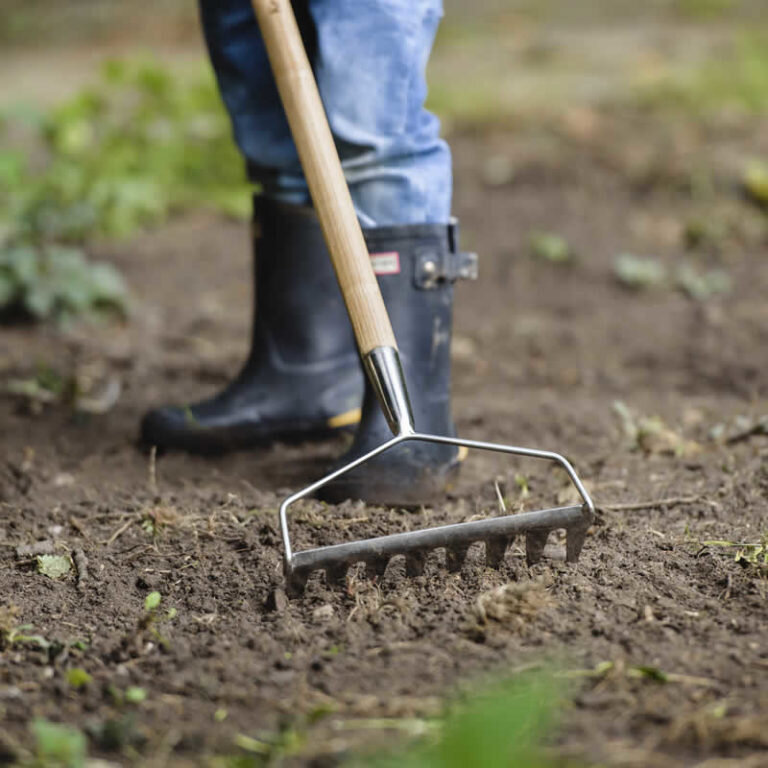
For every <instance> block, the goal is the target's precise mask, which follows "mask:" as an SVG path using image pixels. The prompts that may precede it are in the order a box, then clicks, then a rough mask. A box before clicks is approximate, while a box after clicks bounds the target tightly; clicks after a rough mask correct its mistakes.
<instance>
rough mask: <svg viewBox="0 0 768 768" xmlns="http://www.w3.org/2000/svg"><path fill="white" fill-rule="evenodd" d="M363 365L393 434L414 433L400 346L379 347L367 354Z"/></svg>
mask: <svg viewBox="0 0 768 768" xmlns="http://www.w3.org/2000/svg"><path fill="white" fill-rule="evenodd" d="M363 366H364V367H365V373H366V375H367V376H368V380H369V381H370V382H371V386H372V387H373V391H374V392H375V393H376V399H377V400H378V401H379V405H380V406H381V409H382V411H383V412H384V416H385V418H386V419H387V424H389V428H390V429H391V430H392V434H393V435H395V436H402V435H412V434H413V433H414V431H415V430H414V425H413V410H412V409H411V401H410V398H409V397H408V389H407V388H406V386H405V376H404V374H403V366H402V364H401V363H400V355H399V354H398V351H397V349H395V348H394V347H376V348H375V349H372V350H371V351H370V352H369V353H368V354H367V355H364V356H363Z"/></svg>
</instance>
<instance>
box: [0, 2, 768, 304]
mask: <svg viewBox="0 0 768 768" xmlns="http://www.w3.org/2000/svg"><path fill="white" fill-rule="evenodd" d="M0 43H2V50H1V51H0V312H1V313H2V314H3V315H4V316H11V317H17V316H18V315H19V314H21V315H26V316H28V317H29V316H32V317H35V318H48V317H54V318H61V317H67V316H70V315H72V314H75V313H81V312H90V311H91V310H100V309H105V308H106V309H116V310H118V311H120V312H124V311H125V310H126V307H127V292H126V290H125V286H123V285H122V281H121V280H120V277H119V275H118V274H117V273H116V272H115V271H114V270H112V269H111V268H110V267H108V266H107V265H97V264H92V263H91V262H90V261H89V260H88V258H87V254H86V252H87V250H88V248H89V245H90V244H91V243H94V242H98V240H99V239H103V238H105V237H106V238H115V237H119V238H123V237H128V236H130V235H132V234H133V233H135V232H136V231H137V230H139V229H141V228H145V227H149V226H155V225H158V224H160V223H161V222H163V221H164V220H165V219H167V217H168V216H170V215H172V214H174V213H177V212H179V211H182V210H185V209H189V208H200V207H204V208H209V209H214V210H216V211H219V212H221V213H223V214H225V215H230V216H237V217H245V216H247V215H248V210H249V196H250V191H251V190H250V189H249V186H248V184H247V183H246V180H245V175H244V171H243V167H242V163H241V160H240V158H239V156H238V154H237V151H236V149H235V147H234V145H233V142H232V139H231V135H230V126H229V121H228V118H227V116H226V114H225V112H224V110H223V107H222V105H221V103H220V100H219V97H218V94H217V91H216V87H215V83H214V79H213V77H212V74H211V72H210V68H209V66H208V64H207V61H206V56H205V51H204V46H203V43H202V37H201V34H200V30H199V24H198V20H197V10H196V4H194V3H190V2H188V1H186V0H185V1H184V2H182V1H181V0H159V1H156V2H152V3H150V2H148V0H137V2H134V3H131V4H124V3H117V2H106V1H105V0H73V2H69V3H60V2H56V1H55V0H31V1H30V0H23V1H22V0H5V2H4V11H3V20H2V23H0ZM430 82H431V91H430V100H429V103H430V106H431V107H432V108H433V109H434V110H435V111H437V112H438V113H439V114H440V116H441V117H442V118H443V122H444V129H445V131H446V132H447V133H450V131H451V130H454V129H456V128H457V127H458V126H466V125H476V126H482V125H488V124H493V123H498V122H514V121H518V122H519V121H531V120H547V119H552V118H556V119H559V118H560V117H561V116H562V115H563V114H564V112H565V111H567V110H568V109H570V108H574V107H576V108H583V107H585V106H587V107H588V108H590V109H594V108H608V109H611V108H616V107H619V108H622V109H625V110H626V109H630V110H640V111H644V112H645V113H652V114H658V115H661V116H662V117H663V119H679V118H681V117H682V119H688V120H692V121H697V122H698V123H704V122H706V121H707V120H711V119H720V118H721V117H722V116H723V115H726V116H730V118H733V116H736V117H737V118H738V117H739V116H750V115H752V116H754V115H758V116H759V115H764V114H765V113H766V112H768V21H767V20H766V14H765V0H649V2H646V3H643V4H637V3H635V2H628V1H627V0H612V2H611V3H608V4H606V3H600V2H597V1H596V0H588V1H586V2H583V3H578V4H572V3H568V2H564V0H537V1H536V2H533V0H513V1H512V2H502V1H501V0H484V2H481V3H479V4H478V3H475V4H470V3H467V2H464V1H462V0H446V18H445V20H444V22H443V25H442V27H441V30H440V32H439V35H438V40H437V43H436V48H435V53H434V56H433V59H432V62H431V65H430ZM498 170H499V169H498V168H497V169H496V171H498ZM502 170H503V169H502ZM767 178H768V170H766V165H765V160H764V159H763V158H750V159H749V164H748V167H746V166H745V170H744V179H745V182H744V183H746V185H747V187H748V189H749V191H750V194H751V195H752V197H754V198H755V199H757V200H758V202H762V204H765V196H766V194H768V193H767V192H766V186H768V181H766V179H767Z"/></svg>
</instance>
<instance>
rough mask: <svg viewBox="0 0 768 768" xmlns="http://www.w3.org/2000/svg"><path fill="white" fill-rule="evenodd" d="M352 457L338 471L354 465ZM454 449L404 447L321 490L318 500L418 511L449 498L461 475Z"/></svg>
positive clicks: (431, 446)
mask: <svg viewBox="0 0 768 768" xmlns="http://www.w3.org/2000/svg"><path fill="white" fill-rule="evenodd" d="M355 458H357V456H352V455H349V456H347V457H344V458H342V460H341V461H339V463H338V465H337V466H336V468H337V469H338V468H339V467H342V466H343V465H344V464H345V463H348V462H349V461H352V460H353V459H355ZM459 466H460V459H459V452H458V450H457V449H455V448H453V447H452V446H437V445H427V444H423V443H415V442H414V443H402V444H400V445H398V446H395V447H394V448H392V449H390V450H389V451H387V452H386V453H383V454H380V455H379V456H376V457H374V458H372V459H370V460H369V461H367V462H365V463H364V464H361V465H360V466H358V467H356V468H355V469H353V470H351V471H350V472H348V473H346V474H345V475H342V476H341V477H339V478H338V479H337V480H334V481H333V482H331V483H329V484H328V485H326V486H323V487H322V488H320V489H319V490H318V492H317V498H319V499H321V500H322V501H326V502H329V503H332V504H338V503H340V502H342V501H346V500H347V499H354V500H358V499H359V500H362V501H364V502H366V503H368V504H374V505H380V506H390V507H406V508H409V507H418V506H420V505H422V504H428V503H430V502H432V501H434V500H436V499H438V498H440V497H441V496H442V495H443V494H445V492H446V490H449V489H450V485H451V483H452V482H453V481H454V480H455V479H456V476H457V475H458V472H459Z"/></svg>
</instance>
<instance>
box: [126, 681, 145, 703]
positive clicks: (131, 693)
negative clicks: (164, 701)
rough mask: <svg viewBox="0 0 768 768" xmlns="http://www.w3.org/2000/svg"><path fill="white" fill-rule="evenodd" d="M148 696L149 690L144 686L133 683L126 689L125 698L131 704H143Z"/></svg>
mask: <svg viewBox="0 0 768 768" xmlns="http://www.w3.org/2000/svg"><path fill="white" fill-rule="evenodd" d="M146 698H147V692H146V691H145V690H144V689H143V688H139V687H138V686H135V685H131V686H128V688H126V689H125V700H126V701H127V702H128V703H129V704H141V702H142V701H144V700H145V699H146Z"/></svg>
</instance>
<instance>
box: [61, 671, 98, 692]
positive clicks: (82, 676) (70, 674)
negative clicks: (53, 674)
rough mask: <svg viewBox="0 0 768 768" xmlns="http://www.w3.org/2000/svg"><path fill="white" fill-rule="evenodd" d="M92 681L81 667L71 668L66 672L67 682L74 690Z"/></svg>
mask: <svg viewBox="0 0 768 768" xmlns="http://www.w3.org/2000/svg"><path fill="white" fill-rule="evenodd" d="M92 680H93V678H92V677H91V676H90V675H89V674H88V673H87V672H86V671H85V670H84V669H83V668H82V667H72V669H70V670H67V682H68V683H69V685H70V686H71V687H72V688H75V689H76V690H77V689H78V688H82V687H83V686H84V685H87V684H88V683H90V682H91V681H92Z"/></svg>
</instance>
